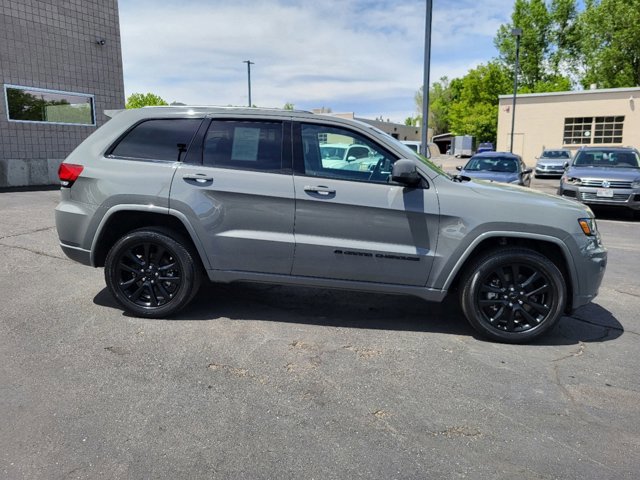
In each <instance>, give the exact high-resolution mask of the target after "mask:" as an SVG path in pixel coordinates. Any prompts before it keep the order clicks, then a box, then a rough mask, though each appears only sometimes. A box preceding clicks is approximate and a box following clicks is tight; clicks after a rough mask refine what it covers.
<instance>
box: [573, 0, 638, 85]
mask: <svg viewBox="0 0 640 480" xmlns="http://www.w3.org/2000/svg"><path fill="white" fill-rule="evenodd" d="M585 5H586V8H585V10H584V12H583V13H582V14H581V15H580V16H579V20H578V32H579V36H580V54H581V60H582V69H583V75H582V78H581V83H582V86H583V87H585V88H586V87H588V86H589V85H590V84H592V83H595V84H597V85H598V87H600V88H614V87H635V86H638V85H640V28H639V27H638V25H640V0H601V1H596V0H586V2H585Z"/></svg>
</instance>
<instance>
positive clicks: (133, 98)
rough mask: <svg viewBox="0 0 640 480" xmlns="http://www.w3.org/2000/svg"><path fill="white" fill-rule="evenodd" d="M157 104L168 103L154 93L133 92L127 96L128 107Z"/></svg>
mask: <svg viewBox="0 0 640 480" xmlns="http://www.w3.org/2000/svg"><path fill="white" fill-rule="evenodd" d="M156 105H167V102H165V101H164V100H163V99H162V98H160V97H159V96H158V95H156V94H154V93H132V94H131V95H129V98H127V104H126V108H142V107H151V106H156Z"/></svg>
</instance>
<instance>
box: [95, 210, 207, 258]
mask: <svg viewBox="0 0 640 480" xmlns="http://www.w3.org/2000/svg"><path fill="white" fill-rule="evenodd" d="M143 227H163V228H168V229H170V230H172V231H174V232H176V233H177V234H178V235H180V236H181V237H183V238H184V239H185V240H186V241H188V242H190V245H191V246H192V247H193V248H194V249H195V251H196V252H198V257H199V259H200V262H201V264H202V265H203V266H204V268H207V267H208V260H207V256H206V255H205V254H204V249H203V247H202V245H201V243H200V241H199V239H198V237H197V236H196V234H195V232H194V231H193V230H192V229H191V228H190V226H189V224H188V223H187V222H185V220H184V219H183V218H181V215H179V212H171V211H170V212H169V213H168V212H167V209H166V208H161V209H153V207H151V208H149V207H146V206H141V205H133V206H125V205H119V206H117V207H114V208H113V209H111V210H109V211H108V212H107V213H106V214H105V215H104V217H103V218H102V221H101V222H100V225H99V227H98V229H97V231H96V235H95V236H94V239H93V243H92V246H91V264H92V265H93V266H94V267H103V266H104V262H105V259H106V258H107V254H108V253H109V250H110V249H111V247H112V246H113V245H114V244H115V243H116V241H118V239H119V238H122V236H123V235H125V234H127V233H128V232H130V231H132V230H136V229H139V228H143Z"/></svg>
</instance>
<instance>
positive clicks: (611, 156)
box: [574, 150, 640, 168]
mask: <svg viewBox="0 0 640 480" xmlns="http://www.w3.org/2000/svg"><path fill="white" fill-rule="evenodd" d="M574 165H575V166H576V167H616V168H640V159H639V158H638V153H637V152H634V151H615V150H583V151H581V152H579V153H578V155H577V156H576V160H575V162H574Z"/></svg>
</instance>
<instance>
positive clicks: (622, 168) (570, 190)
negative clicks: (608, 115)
mask: <svg viewBox="0 0 640 480" xmlns="http://www.w3.org/2000/svg"><path fill="white" fill-rule="evenodd" d="M558 193H559V194H560V195H562V196H564V197H570V198H575V199H576V200H579V201H581V202H583V203H587V204H591V205H608V206H618V207H627V208H630V209H633V210H635V211H636V212H638V211H640V153H638V150H636V149H635V148H629V147H585V148H582V149H580V150H579V151H578V152H577V153H576V156H575V158H574V160H573V162H572V163H571V165H570V166H569V168H568V169H567V171H566V172H565V174H564V175H563V176H562V179H561V181H560V188H559V191H558Z"/></svg>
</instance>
